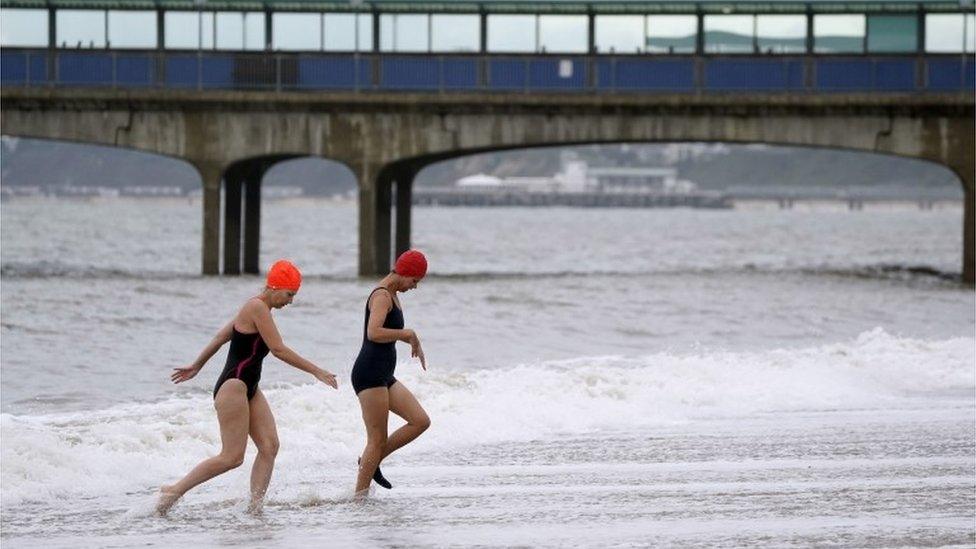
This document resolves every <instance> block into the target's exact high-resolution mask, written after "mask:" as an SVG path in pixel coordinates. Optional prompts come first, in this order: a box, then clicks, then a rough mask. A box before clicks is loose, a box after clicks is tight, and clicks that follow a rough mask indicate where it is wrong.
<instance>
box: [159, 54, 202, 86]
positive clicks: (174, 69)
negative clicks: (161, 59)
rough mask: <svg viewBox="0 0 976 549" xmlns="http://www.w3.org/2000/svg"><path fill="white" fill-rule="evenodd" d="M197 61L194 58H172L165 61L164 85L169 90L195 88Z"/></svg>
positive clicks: (197, 75)
mask: <svg viewBox="0 0 976 549" xmlns="http://www.w3.org/2000/svg"><path fill="white" fill-rule="evenodd" d="M198 61H199V59H197V57H196V56H195V55H194V56H189V55H188V56H172V57H169V58H168V59H166V85H167V86H168V87H171V88H195V87H197V78H198V77H199V73H198V70H197V69H198Z"/></svg>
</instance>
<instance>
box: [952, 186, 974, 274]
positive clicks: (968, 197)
mask: <svg viewBox="0 0 976 549" xmlns="http://www.w3.org/2000/svg"><path fill="white" fill-rule="evenodd" d="M956 174H957V175H958V176H959V178H960V179H962V186H963V195H962V197H963V198H962V200H963V205H962V208H963V214H962V281H963V282H965V283H966V284H969V285H970V286H976V174H974V173H973V170H972V169H970V170H969V171H967V172H966V173H960V172H959V171H956Z"/></svg>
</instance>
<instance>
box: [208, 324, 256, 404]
mask: <svg viewBox="0 0 976 549" xmlns="http://www.w3.org/2000/svg"><path fill="white" fill-rule="evenodd" d="M233 330H234V334H233V335H232V336H231V338H230V351H228V352H227V364H225V365H224V371H223V372H222V373H221V374H220V377H219V378H217V385H216V386H214V398H217V391H219V390H220V386H221V385H223V384H224V382H225V381H227V380H228V379H239V380H241V381H243V382H244V385H246V386H247V399H248V400H251V399H252V398H254V393H255V392H256V391H257V390H258V381H261V362H262V361H263V360H264V357H266V356H268V346H267V345H265V343H264V340H263V339H261V334H259V333H257V332H255V333H253V334H245V333H241V332H238V331H237V328H233Z"/></svg>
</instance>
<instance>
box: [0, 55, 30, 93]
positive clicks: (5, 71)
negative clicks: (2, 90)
mask: <svg viewBox="0 0 976 549" xmlns="http://www.w3.org/2000/svg"><path fill="white" fill-rule="evenodd" d="M0 82H2V83H3V84H4V85H6V86H11V85H12V86H22V85H24V84H26V83H27V54H26V53H7V52H3V53H0Z"/></svg>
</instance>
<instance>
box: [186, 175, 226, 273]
mask: <svg viewBox="0 0 976 549" xmlns="http://www.w3.org/2000/svg"><path fill="white" fill-rule="evenodd" d="M191 163H192V164H193V165H194V166H195V167H196V168H197V171H199V172H200V179H201V180H202V181H203V242H202V244H203V245H202V246H201V248H202V251H203V261H202V263H203V267H202V272H203V274H205V275H218V274H220V180H221V169H220V166H219V165H218V164H216V163H213V162H191Z"/></svg>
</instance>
